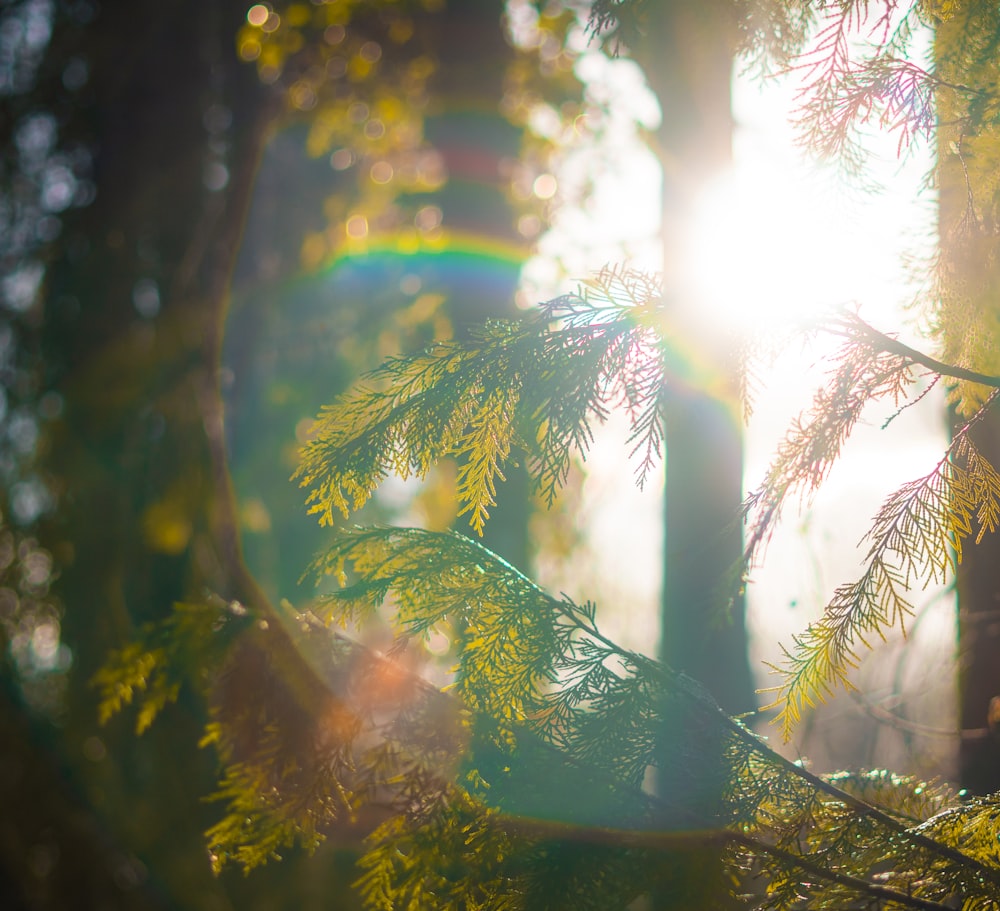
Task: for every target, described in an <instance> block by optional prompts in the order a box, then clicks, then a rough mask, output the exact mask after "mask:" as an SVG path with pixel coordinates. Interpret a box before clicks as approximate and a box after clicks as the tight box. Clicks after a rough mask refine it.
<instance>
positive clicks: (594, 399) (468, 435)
mask: <svg viewBox="0 0 1000 911" xmlns="http://www.w3.org/2000/svg"><path fill="white" fill-rule="evenodd" d="M664 329H665V324H664V322H663V320H662V305H661V303H660V301H659V289H658V286H657V284H656V282H655V280H654V279H653V278H652V277H651V276H647V275H644V274H642V273H635V272H630V271H628V270H621V271H614V270H608V271H606V272H604V273H601V275H600V276H598V277H597V278H595V279H594V280H593V281H591V282H589V283H586V284H585V285H584V286H583V287H582V288H581V290H580V292H579V293H578V294H576V295H567V296H566V297H563V298H559V299H558V300H556V301H553V302H551V303H550V304H548V305H546V306H545V307H543V308H542V309H541V310H540V311H538V312H537V313H536V314H532V315H527V316H525V318H524V319H523V320H521V321H493V322H490V323H488V324H487V325H486V326H484V327H483V328H482V329H480V330H479V331H478V332H476V333H475V334H474V335H473V336H472V337H471V338H470V339H468V340H467V341H464V342H463V341H455V340H452V341H447V342H441V343H438V344H437V345H434V346H433V347H431V348H430V349H428V350H426V351H424V352H421V353H419V354H416V355H413V356H411V357H401V358H395V359H392V360H389V361H387V362H386V363H385V364H384V365H383V366H382V367H380V368H379V369H377V370H375V371H373V372H372V373H370V374H368V375H367V376H366V377H364V378H363V380H362V381H361V382H360V383H359V384H358V386H357V387H356V388H355V389H354V390H353V391H351V392H349V393H347V394H346V395H345V396H342V397H341V398H340V399H338V400H337V401H336V402H334V403H333V404H332V405H330V406H328V407H327V408H325V409H324V410H323V411H322V413H321V414H320V416H319V418H318V420H317V421H316V424H315V425H314V428H313V432H312V439H311V440H310V442H308V443H307V444H306V445H305V446H304V447H303V449H302V461H301V463H300V465H299V468H298V469H297V471H296V472H295V476H294V477H295V478H296V479H297V480H298V481H299V483H300V485H301V486H302V487H307V488H309V495H308V498H307V503H308V505H309V511H310V512H311V513H313V514H316V515H318V516H319V521H320V523H321V524H323V525H332V524H334V514H335V513H340V514H342V515H343V516H344V517H345V518H346V517H348V516H349V515H350V514H351V513H352V512H354V511H356V510H358V509H360V508H361V507H362V506H364V505H365V503H367V502H368V500H369V499H370V498H371V496H372V495H373V494H374V493H375V491H376V490H377V488H378V486H379V485H380V484H381V483H382V481H384V480H385V479H386V478H387V477H388V476H389V475H390V474H395V475H398V476H400V477H403V478H409V477H417V478H425V477H426V476H427V473H428V472H429V471H430V469H431V467H432V466H433V465H434V464H436V463H438V462H440V461H441V460H443V459H455V460H456V461H457V462H458V466H459V468H458V496H459V500H460V503H461V513H462V514H468V515H469V524H470V525H471V526H472V528H473V529H474V530H475V531H476V532H477V533H479V534H482V532H483V528H484V526H485V523H486V521H487V519H488V517H489V510H490V509H491V508H492V507H493V506H494V505H495V495H496V483H497V481H498V480H502V479H503V471H504V466H505V464H506V463H507V462H508V461H509V460H510V459H511V458H512V454H513V453H514V452H515V451H517V450H520V452H521V453H523V454H524V456H525V457H526V463H527V466H528V470H529V472H530V473H531V475H532V476H533V478H534V482H535V487H536V489H537V490H538V492H539V493H540V495H541V496H542V497H543V499H545V500H546V501H547V502H551V501H552V499H553V498H554V497H555V495H556V492H557V491H558V489H559V487H560V486H561V485H562V484H563V482H564V481H565V479H566V477H567V474H568V472H569V468H570V463H571V459H572V456H573V453H574V452H577V453H579V454H582V455H585V454H586V451H587V449H588V447H589V445H590V442H591V439H592V436H591V422H592V421H594V420H595V419H596V420H597V421H602V420H604V418H605V417H606V416H607V413H608V411H609V410H610V408H612V407H614V406H618V405H620V406H622V407H623V408H625V410H626V411H627V413H628V415H629V417H630V420H631V435H630V438H629V443H630V445H631V446H632V450H633V453H634V454H635V455H637V456H638V457H640V458H641V460H642V461H641V465H640V466H639V470H638V475H639V480H640V482H642V481H643V480H644V479H645V478H646V476H647V475H648V472H649V471H650V469H651V468H652V467H653V465H655V464H656V460H657V458H658V456H659V454H660V450H661V446H662V438H663V434H662V415H661V397H662V392H663V387H664V385H665V382H666V377H665V375H664V368H663V363H662V357H661V354H660V346H661V344H662V342H663V338H662V335H663V332H664Z"/></svg>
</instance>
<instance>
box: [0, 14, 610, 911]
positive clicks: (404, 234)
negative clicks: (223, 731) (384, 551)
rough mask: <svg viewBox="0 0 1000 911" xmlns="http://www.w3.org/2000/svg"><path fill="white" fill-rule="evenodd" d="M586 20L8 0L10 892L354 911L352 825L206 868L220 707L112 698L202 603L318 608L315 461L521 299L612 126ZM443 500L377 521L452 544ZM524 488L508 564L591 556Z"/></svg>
mask: <svg viewBox="0 0 1000 911" xmlns="http://www.w3.org/2000/svg"><path fill="white" fill-rule="evenodd" d="M581 34H582V29H581V27H580V25H579V24H578V22H577V19H576V16H575V14H574V13H573V12H572V11H571V10H569V9H567V8H564V7H563V6H561V5H559V4H555V3H549V4H545V5H544V8H543V9H539V8H537V6H536V5H535V4H532V3H527V2H525V3H519V4H513V5H512V13H511V16H510V17H509V18H507V19H505V18H504V5H503V3H502V2H501V0H481V2H476V3H465V2H457V0H453V2H450V3H444V2H441V0H423V2H420V0H398V2H391V0H366V2H352V0H330V2H319V0H315V2H312V3H291V4H288V3H277V2H276V3H274V4H249V3H247V2H246V0H243V2H234V0H220V2H216V3H211V4H203V3H197V2H194V0H174V2H169V3H162V2H158V3H153V2H147V0H136V2H132V3H128V4H119V3H105V4H98V3H97V2H96V0H5V2H3V3H2V4H0V131H2V135H3V142H2V143H0V274H2V276H3V278H2V279H0V514H2V527H0V646H2V647H0V700H2V701H0V805H2V806H3V813H2V814H0V904H2V906H3V907H5V908H20V907H25V908H57V907H80V906H87V907H102V908H119V907H121V908H132V907H135V908H141V907H184V908H206V909H221V908H230V907H234V908H235V907H239V908H264V907H275V906H280V907H295V908H313V907H316V908H318V907H352V906H354V904H355V903H356V898H355V897H354V895H353V893H351V891H350V890H349V888H348V885H349V883H350V882H351V881H352V879H353V878H354V876H355V873H354V870H353V866H352V865H353V859H354V856H355V854H356V850H357V846H358V839H359V834H360V831H359V830H357V829H354V830H351V829H345V830H344V831H343V832H341V833H332V837H331V838H329V840H328V841H327V842H326V843H325V844H324V846H323V847H322V848H321V854H322V856H321V857H317V858H315V859H314V860H313V861H312V862H309V861H308V859H307V858H305V857H290V858H286V863H283V864H280V865H271V866H269V867H267V868H265V869H264V870H263V871H261V872H259V873H257V874H255V875H254V877H253V878H252V879H249V880H248V879H244V878H243V877H241V876H239V875H238V874H237V875H236V876H233V875H232V874H230V873H225V874H223V875H222V876H221V877H219V878H215V877H213V876H212V874H211V872H210V864H209V858H208V856H207V852H206V849H205V845H204V838H203V832H204V830H205V828H206V827H207V826H208V825H209V824H210V822H211V821H212V819H213V817H214V809H213V808H212V807H210V806H207V805H206V804H205V803H204V802H203V800H202V798H203V796H204V795H205V794H207V793H210V792H211V791H212V789H213V786H214V782H215V776H216V761H215V758H214V757H213V755H212V752H211V750H209V749H201V750H199V749H198V747H197V746H196V744H197V742H198V740H199V737H200V731H201V729H202V727H203V725H204V722H205V709H204V706H203V703H202V702H201V701H200V700H199V699H198V698H197V697H196V696H195V694H193V693H191V692H188V691H187V690H186V689H185V688H182V689H181V690H180V692H179V694H178V699H177V702H176V704H174V705H172V706H170V707H168V708H167V710H166V711H165V712H164V715H163V718H162V720H161V722H160V723H159V724H158V725H156V726H155V727H154V728H152V729H150V730H149V731H147V732H145V733H144V734H143V735H142V736H141V737H135V736H134V735H133V732H132V729H131V727H130V722H129V721H128V720H123V719H121V718H117V719H115V720H113V721H112V722H111V723H110V724H108V725H107V726H106V727H103V728H99V727H98V726H97V714H96V708H95V707H96V701H97V694H96V692H95V690H94V688H93V686H92V680H93V677H94V674H95V673H96V672H97V670H98V668H99V667H100V666H101V664H102V662H103V661H104V660H105V658H106V656H107V654H108V652H109V650H111V649H114V648H119V647H121V646H123V645H124V644H125V643H126V642H127V641H129V639H130V638H131V637H132V636H133V634H134V633H135V631H136V630H137V629H138V628H139V627H140V626H142V625H143V624H145V623H147V622H151V621H155V620H157V619H161V618H163V617H164V616H166V615H167V614H168V613H169V611H170V608H171V605H172V604H173V603H175V602H179V601H183V600H184V599H185V598H188V597H195V598H204V597H206V595H211V596H217V597H222V598H224V599H230V598H248V597H253V596H254V592H253V591H250V592H249V594H248V589H254V588H255V586H257V585H259V586H260V588H261V589H263V591H264V593H266V596H267V597H269V598H270V599H272V600H274V601H277V600H278V599H281V598H288V599H290V600H291V601H293V602H300V601H301V600H302V599H303V598H305V597H308V592H304V591H303V590H302V589H300V588H299V583H298V579H299V576H300V575H301V573H302V570H303V568H304V567H305V565H306V563H307V562H308V560H309V558H310V556H311V555H312V554H313V552H314V551H315V550H316V549H317V547H318V545H319V543H320V541H321V538H320V532H319V531H318V530H317V529H316V528H315V524H314V522H313V521H312V520H311V519H309V518H308V517H306V516H305V514H304V510H303V509H302V506H301V497H300V496H299V495H298V492H297V491H296V490H295V489H294V488H292V487H291V486H290V485H289V482H288V476H289V475H290V473H291V471H292V468H293V467H294V453H295V451H296V447H297V445H298V442H300V441H301V440H302V439H304V436H305V435H306V434H307V433H308V427H309V424H310V422H311V420H312V418H313V417H314V416H315V414H316V412H317V411H318V409H319V408H320V407H321V406H322V405H323V404H324V403H326V402H328V401H329V400H330V399H332V398H333V396H334V395H335V394H336V393H337V392H338V391H340V390H341V389H343V388H344V387H345V386H346V384H347V383H349V382H350V381H351V380H352V379H353V378H354V377H355V376H357V374H358V373H359V372H360V371H362V370H364V369H366V368H369V367H371V366H373V365H374V364H375V363H377V362H378V361H379V360H381V359H382V358H383V357H384V356H385V355H386V354H387V353H390V352H394V351H399V350H404V351H405V350H412V349H414V348H415V347H418V346H421V345H423V344H425V343H426V342H428V341H429V340H431V339H434V338H443V337H448V336H450V335H453V334H456V333H457V334H461V333H464V332H465V331H467V328H468V327H469V326H470V325H474V324H476V323H478V322H481V321H482V320H483V319H484V318H488V317H490V316H502V315H510V314H511V313H512V312H514V311H515V310H516V306H517V304H516V303H515V291H516V285H517V281H518V276H519V270H520V267H521V264H522V263H523V262H524V260H525V258H526V257H527V256H528V255H529V253H530V251H531V250H532V244H533V242H534V241H535V239H536V238H537V237H538V236H539V235H540V233H541V232H542V230H543V228H544V226H545V224H546V220H547V218H548V215H549V208H550V206H552V205H553V203H554V202H556V201H557V200H559V199H560V194H559V190H558V187H557V184H556V182H555V180H554V178H553V177H552V174H551V171H552V170H553V162H554V161H555V160H556V158H557V157H558V156H559V155H561V154H565V148H566V144H567V143H577V142H581V141H583V140H584V139H586V138H588V137H591V136H593V135H596V134H597V133H599V132H600V130H601V129H602V123H605V122H606V118H605V117H604V114H605V113H606V112H603V111H602V110H601V106H600V104H599V103H598V102H596V101H593V100H591V101H587V100H586V97H585V94H584V92H583V90H582V86H581V84H580V82H579V81H578V79H577V77H576V75H575V72H574V68H573V64H574V60H575V57H576V55H578V54H579V53H580V52H581V50H582V48H583V47H584V46H585V45H584V42H582V41H581V37H580V36H581ZM586 189H587V188H586V187H581V188H579V190H578V192H579V193H581V194H582V193H585V192H586ZM521 303H522V304H523V303H524V302H523V301H522V302H521ZM223 407H224V425H223ZM223 426H224V428H225V429H224V431H223ZM223 444H225V446H226V447H227V448H228V452H229V457H230V463H229V467H230V468H231V472H226V471H225V468H226V465H225V464H224V463H223V462H222V460H221V457H222V454H223ZM453 483H454V471H449V470H444V471H442V472H440V474H439V476H438V477H437V478H436V480H435V481H434V482H433V483H432V484H430V485H428V486H427V488H426V489H424V490H423V491H421V492H419V495H418V496H417V497H416V499H414V491H412V490H411V489H409V488H399V489H396V488H390V489H389V493H388V494H387V495H386V496H383V497H382V498H381V499H380V501H379V502H378V503H376V504H375V505H374V507H373V512H374V514H375V516H376V517H391V516H397V517H398V516H399V515H400V514H404V515H405V514H410V515H411V516H412V515H413V514H414V512H415V513H416V514H417V515H418V516H419V518H420V520H421V521H422V522H424V523H426V524H427V525H428V526H429V527H431V528H442V527H446V526H447V525H448V524H449V523H450V522H451V520H452V518H453V515H452V512H451V506H450V505H449V504H450V496H449V494H450V491H451V489H452V485H453ZM519 484H520V485H521V486H522V491H521V493H520V495H518V492H517V491H518V485H519ZM508 485H509V486H510V490H509V491H508V492H507V493H505V494H503V495H501V496H499V497H498V499H499V500H500V501H501V502H504V503H505V504H507V505H506V506H505V507H504V509H503V510H500V511H498V513H497V515H496V517H495V520H494V522H493V523H492V528H491V532H490V534H491V536H492V537H491V539H490V541H489V543H490V545H491V546H492V547H494V548H495V549H497V550H499V551H500V552H501V553H503V554H504V555H505V556H508V557H509V558H510V559H512V560H513V561H514V562H515V563H518V564H519V565H525V564H526V563H527V553H528V528H529V525H530V527H531V528H532V534H533V535H535V536H536V538H537V537H538V536H545V537H547V538H548V539H549V540H551V541H553V542H557V544H559V546H565V547H570V546H572V543H573V532H572V530H571V529H570V527H569V526H568V525H567V524H566V522H565V520H564V519H563V518H562V514H561V513H560V512H559V511H556V512H555V513H552V514H550V515H549V516H547V517H546V518H545V520H544V527H541V528H540V527H539V524H538V522H539V520H538V518H537V517H535V518H532V515H533V507H532V506H531V504H530V503H529V502H528V500H527V495H526V493H524V490H525V489H526V488H524V485H523V479H519V478H518V477H517V476H516V475H515V473H513V472H512V473H511V477H510V478H509V479H508ZM241 539H242V549H241ZM560 542H561V543H560ZM243 549H245V557H246V564H245V565H244V562H243ZM247 568H249V571H250V572H249V575H248V574H247V572H246V570H247ZM248 580H250V581H248Z"/></svg>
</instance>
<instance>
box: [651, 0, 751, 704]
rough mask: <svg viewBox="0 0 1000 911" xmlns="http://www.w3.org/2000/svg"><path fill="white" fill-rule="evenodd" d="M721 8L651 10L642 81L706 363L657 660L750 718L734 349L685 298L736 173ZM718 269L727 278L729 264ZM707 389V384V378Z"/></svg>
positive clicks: (671, 418) (683, 450)
mask: <svg viewBox="0 0 1000 911" xmlns="http://www.w3.org/2000/svg"><path fill="white" fill-rule="evenodd" d="M728 15H729V13H728V11H727V8H726V6H725V5H724V4H719V3H715V4H706V5H703V4H691V3H684V2H664V3H661V4H656V5H654V6H653V12H651V19H652V21H651V23H650V29H649V36H648V39H647V41H648V42H649V45H650V46H649V47H648V49H647V50H646V56H647V57H648V62H647V63H646V70H647V74H648V75H647V78H648V79H649V81H650V84H651V86H652V87H653V89H654V91H655V92H656V95H657V97H658V98H659V99H660V104H661V107H662V109H663V124H662V126H661V128H660V132H659V137H658V138H659V143H660V147H659V156H660V161H661V164H662V168H663V175H664V179H663V212H664V214H663V242H664V294H665V296H666V299H667V301H668V303H669V305H670V308H671V315H672V318H673V319H674V320H676V324H677V325H678V326H679V327H681V329H682V330H683V331H684V332H685V342H686V347H687V348H689V350H691V351H694V352H695V359H696V360H697V361H699V362H700V363H699V377H700V379H699V378H694V380H693V381H692V374H693V371H690V372H687V375H685V373H686V371H687V368H689V365H688V364H682V363H678V364H676V365H673V364H672V365H669V366H670V367H671V368H673V367H676V369H675V370H673V371H672V382H671V384H670V388H669V389H668V391H667V394H666V406H665V408H666V428H665V429H666V449H667V458H666V493H665V525H666V534H665V550H664V585H663V599H662V602H663V603H662V655H663V658H664V660H665V661H667V663H668V664H670V665H671V666H673V667H674V668H675V669H677V670H680V671H684V672H685V673H687V674H689V675H690V676H691V677H694V678H695V679H697V680H699V681H700V682H701V683H702V684H704V686H705V687H706V688H707V689H708V690H709V691H710V692H711V693H712V694H713V695H714V696H715V698H716V699H717V700H718V701H719V703H720V704H721V705H722V707H723V708H724V709H726V710H727V711H729V712H745V711H749V710H751V709H753V708H754V706H755V698H754V688H753V678H752V675H751V673H750V667H749V661H748V657H747V644H746V633H745V626H744V606H743V603H742V599H737V602H736V603H735V604H734V605H733V607H732V608H731V610H730V612H729V614H728V617H727V614H726V603H727V600H728V598H729V597H730V595H731V594H732V592H731V591H729V590H728V583H729V581H730V580H731V578H732V571H733V568H734V567H735V566H736V565H737V563H738V561H739V559H740V555H741V550H742V548H741V543H740V532H739V526H738V523H737V515H738V512H739V506H740V502H741V499H742V453H743V448H742V434H741V429H740V405H739V401H738V394H737V388H736V366H735V352H734V350H733V347H732V340H731V339H728V338H726V337H725V334H724V333H719V331H718V326H717V325H715V326H711V327H709V329H707V330H706V328H705V324H704V321H703V320H702V321H699V319H698V308H699V304H700V302H699V301H693V300H690V299H688V298H687V297H686V294H687V293H688V292H687V289H686V288H685V265H684V263H683V262H681V259H680V257H681V255H682V254H681V251H682V250H683V249H684V243H683V240H684V237H685V235H686V233H687V232H688V231H690V228H691V219H692V214H693V209H694V206H695V204H696V201H697V198H698V194H699V193H700V192H701V191H703V190H704V189H705V186H706V184H707V183H708V181H710V180H711V179H712V178H713V177H715V176H718V175H719V174H721V173H722V172H723V171H724V170H725V168H726V167H727V166H728V165H729V163H730V161H731V139H732V114H731V99H730V81H731V74H732V57H733V53H732V44H731V33H730V30H729V27H728ZM718 268H720V269H724V268H726V263H725V262H720V263H718ZM705 377H707V382H705V381H704V378H705Z"/></svg>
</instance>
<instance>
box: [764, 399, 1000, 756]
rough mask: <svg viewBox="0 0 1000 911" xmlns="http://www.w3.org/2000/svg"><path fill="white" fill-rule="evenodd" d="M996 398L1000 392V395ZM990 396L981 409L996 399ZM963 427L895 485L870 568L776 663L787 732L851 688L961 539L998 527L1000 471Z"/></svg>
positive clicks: (877, 527) (949, 565) (941, 572)
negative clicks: (938, 455)
mask: <svg viewBox="0 0 1000 911" xmlns="http://www.w3.org/2000/svg"><path fill="white" fill-rule="evenodd" d="M994 398H995V396H994ZM992 401H993V399H992V398H991V399H990V400H989V401H988V402H987V404H986V405H985V406H984V407H983V409H981V411H980V415H982V414H985V410H986V408H988V407H989V405H990V404H991V403H992ZM968 430H969V426H966V427H965V428H964V429H963V430H962V431H960V432H959V433H958V434H957V435H956V436H955V438H954V440H953V441H952V443H951V445H950V446H949V447H948V450H947V452H946V453H945V456H944V457H943V458H942V459H941V461H940V462H938V464H937V465H936V466H935V467H934V468H933V470H932V471H931V472H930V473H928V474H927V475H925V476H924V477H922V478H918V479H917V480H915V481H911V482H909V483H907V484H904V485H903V486H902V487H900V488H899V489H898V490H896V491H895V492H893V493H892V494H891V495H890V496H889V497H888V498H887V499H886V500H885V502H884V503H883V504H882V507H881V508H880V509H879V511H878V513H877V514H876V515H875V517H874V519H873V521H872V526H871V528H870V529H869V531H868V533H867V535H866V540H867V541H868V544H869V546H868V551H867V553H866V555H865V571H864V573H863V574H862V576H861V577H860V578H859V579H858V580H857V581H855V582H851V583H848V584H845V585H841V586H839V587H838V588H837V589H836V591H835V593H834V596H833V598H832V599H831V600H830V601H829V602H828V603H827V605H826V607H825V608H824V612H823V616H822V617H821V618H820V619H819V620H818V621H816V622H815V623H812V624H810V626H809V627H808V628H807V629H806V631H805V632H804V633H802V634H801V635H800V636H797V637H796V638H795V641H794V644H793V646H792V648H791V649H786V651H785V659H786V660H785V662H784V664H783V665H782V666H780V667H778V668H776V669H775V670H776V671H777V672H778V673H779V674H782V675H783V676H784V677H785V680H784V682H783V683H782V684H781V685H780V686H778V687H776V688H775V689H776V691H777V693H778V697H777V699H776V700H775V703H774V705H776V706H778V707H779V708H780V711H779V713H778V721H779V722H780V723H781V725H782V730H783V733H784V736H785V738H786V739H787V738H788V737H789V736H790V734H791V730H792V728H793V726H794V725H795V724H796V722H797V721H798V720H799V718H800V716H801V713H802V710H803V708H805V707H806V706H811V705H814V704H815V702H816V701H818V700H821V699H822V698H823V697H824V696H825V695H826V694H827V693H829V692H830V691H831V689H832V688H833V687H836V686H844V687H847V688H850V681H849V677H848V675H849V672H850V671H851V670H852V669H853V668H855V667H856V666H857V664H858V661H859V654H858V653H859V648H860V647H861V646H864V647H865V648H868V647H869V640H870V639H871V637H872V636H876V637H879V638H882V639H884V638H885V634H886V632H887V631H888V630H889V629H891V628H893V627H896V626H898V627H900V628H901V629H903V630H904V632H905V620H906V618H907V617H908V616H909V615H910V614H911V613H912V611H913V608H912V605H911V603H910V600H909V592H910V590H911V589H912V588H913V587H914V586H919V587H922V588H926V587H927V586H928V585H930V584H932V583H943V582H944V581H945V580H946V579H947V576H948V574H949V572H950V571H952V570H953V569H954V568H955V565H956V563H957V562H958V561H960V560H961V559H962V543H963V541H964V540H965V539H966V538H967V537H969V536H970V535H971V534H973V532H975V536H976V540H977V541H978V540H979V539H981V538H982V536H983V535H984V534H985V533H986V532H987V531H993V530H995V528H996V525H997V519H998V516H1000V474H998V473H997V471H996V470H995V469H994V468H993V466H992V465H991V464H990V463H989V462H988V461H987V460H986V459H984V458H983V457H982V455H981V454H980V453H979V451H978V450H977V449H976V447H975V446H974V445H973V443H972V441H971V440H970V439H969V436H968Z"/></svg>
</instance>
